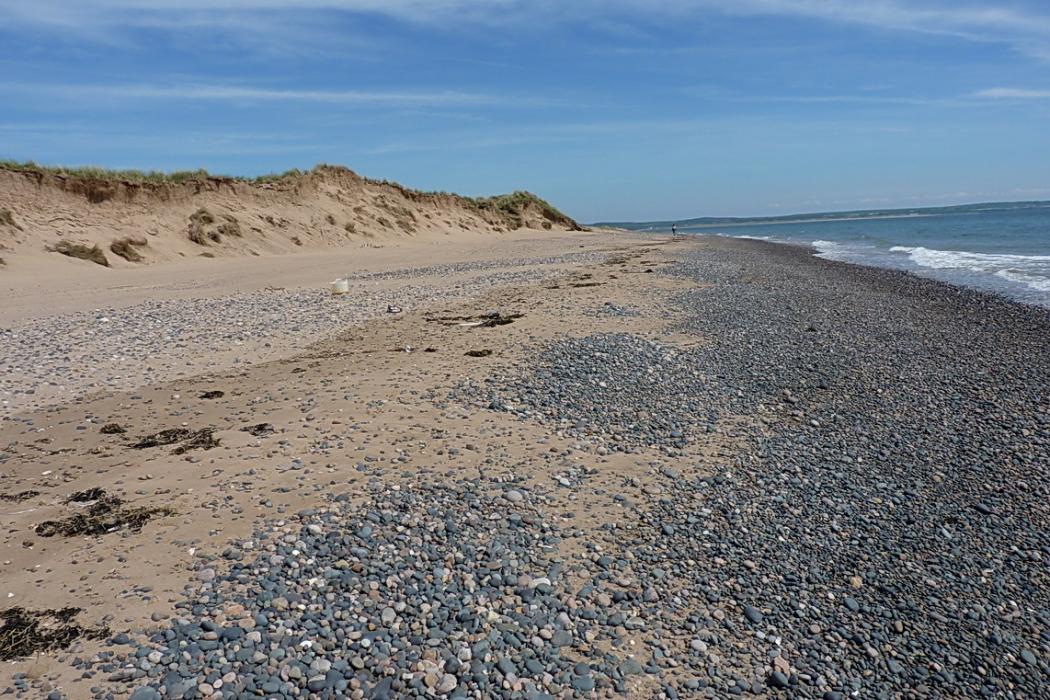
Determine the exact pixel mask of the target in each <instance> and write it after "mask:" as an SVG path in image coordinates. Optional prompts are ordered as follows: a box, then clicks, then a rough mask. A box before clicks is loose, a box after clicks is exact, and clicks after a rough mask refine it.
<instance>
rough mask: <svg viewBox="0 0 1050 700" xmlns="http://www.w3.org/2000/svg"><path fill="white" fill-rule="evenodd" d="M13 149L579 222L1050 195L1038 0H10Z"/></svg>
mask: <svg viewBox="0 0 1050 700" xmlns="http://www.w3.org/2000/svg"><path fill="white" fill-rule="evenodd" d="M0 88H2V89H3V91H4V94H5V99H4V109H3V110H2V112H0V158H8V159H15V160H34V161H36V162H39V163H44V164H49V165H99V166H104V167H113V168H137V169H145V170H152V169H159V170H179V169H197V168H202V167H203V168H206V169H208V170H209V171H211V172H214V173H221V174H230V175H258V174H263V173H269V172H275V171H283V170H286V169H290V168H296V167H298V168H309V167H312V166H313V165H314V164H316V163H321V162H325V163H335V164H341V165H346V166H348V167H350V168H351V169H353V170H355V171H357V172H359V173H362V174H364V175H368V176H370V177H376V178H387V179H391V180H397V181H399V182H401V183H403V184H405V185H408V186H410V187H415V188H420V189H428V190H446V191H455V192H461V193H463V194H470V195H484V194H494V193H498V192H507V191H512V190H517V189H527V190H530V191H533V192H536V193H537V194H539V195H541V196H543V197H544V198H546V199H548V200H550V201H551V202H552V203H554V204H555V205H556V206H558V207H560V208H562V209H564V210H565V211H566V212H567V213H569V214H571V215H573V216H575V217H576V218H578V219H580V220H582V221H626V220H649V219H674V218H688V217H696V216H747V215H770V214H774V215H775V214H789V213H796V212H806V211H828V210H844V209H868V208H889V207H894V206H902V207H913V206H920V205H941V204H949V203H963V202H974V201H990V200H1024V199H1050V2H1047V0H992V1H990V2H969V1H968V0H691V1H690V0H532V1H529V0H180V1H179V2H171V1H168V0H91V2H84V1H83V0H3V1H2V2H0Z"/></svg>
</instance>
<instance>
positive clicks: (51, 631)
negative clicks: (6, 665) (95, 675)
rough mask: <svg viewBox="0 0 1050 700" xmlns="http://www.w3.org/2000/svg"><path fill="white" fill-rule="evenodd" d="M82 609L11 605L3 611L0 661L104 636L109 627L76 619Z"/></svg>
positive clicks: (0, 615)
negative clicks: (33, 608)
mask: <svg viewBox="0 0 1050 700" xmlns="http://www.w3.org/2000/svg"><path fill="white" fill-rule="evenodd" d="M79 613H80V608H72V607H70V608H61V609H59V610H26V609H25V608H21V607H15V608H8V609H7V610H4V611H2V612H0V661H10V660H11V659H17V658H20V657H23V656H30V655H32V654H36V653H38V652H48V651H55V650H58V649H65V648H66V647H68V646H69V645H70V644H72V643H73V642H75V641H76V640H77V639H81V638H83V639H104V638H105V637H107V636H108V635H109V630H108V629H107V628H106V627H94V628H89V627H83V626H81V625H79V624H77V623H76V622H74V621H73V620H74V618H75V617H76V616H77V615H78V614H79Z"/></svg>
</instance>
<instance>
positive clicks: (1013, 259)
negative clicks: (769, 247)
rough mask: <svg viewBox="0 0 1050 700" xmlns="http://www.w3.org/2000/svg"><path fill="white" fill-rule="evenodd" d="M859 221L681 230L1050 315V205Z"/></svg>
mask: <svg viewBox="0 0 1050 700" xmlns="http://www.w3.org/2000/svg"><path fill="white" fill-rule="evenodd" d="M859 214H860V216H859V217H857V218H820V219H819V220H811V221H788V222H777V223H772V222H765V223H732V224H704V225H694V226H680V227H679V229H678V230H679V232H680V233H705V234H711V233H716V234H718V235H723V236H733V237H746V238H758V239H763V240H770V241H781V242H785V243H796V244H804V245H811V246H813V247H814V248H815V249H816V251H817V255H818V256H819V257H823V258H828V259H830V260H841V261H845V262H852V263H860V264H863V265H874V266H877V267H888V268H895V269H901V270H910V271H912V272H914V273H916V274H919V275H923V276H926V277H932V278H934V279H938V280H941V281H944V282H951V283H953V284H958V285H963V286H967V287H974V288H977V289H981V290H985V291H991V292H996V293H999V294H1002V295H1005V296H1008V297H1010V298H1012V299H1015V300H1017V301H1021V302H1025V303H1028V304H1036V305H1039V306H1045V307H1047V308H1050V202H1034V203H1026V204H1023V205H1018V204H1005V205H995V204H990V205H974V206H970V207H961V208H959V209H958V210H955V211H948V212H945V211H939V212H932V213H921V210H919V211H918V212H908V213H895V212H892V211H887V212H885V213H884V214H879V213H877V212H862V213H859ZM821 216H822V217H826V216H827V215H821Z"/></svg>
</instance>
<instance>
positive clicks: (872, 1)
mask: <svg viewBox="0 0 1050 700" xmlns="http://www.w3.org/2000/svg"><path fill="white" fill-rule="evenodd" d="M1033 6H1038V5H1037V4H1035V3H1032V5H1029V6H1028V7H1029V8H1031V7H1033ZM325 11H329V12H332V11H334V12H345V13H368V14H375V15H383V16H387V17H392V18H395V19H398V20H402V21H407V22H415V23H439V24H440V23H447V24H454V25H456V26H462V25H464V24H470V23H472V22H475V23H476V22H484V23H499V24H504V25H506V24H512V23H513V24H519V25H520V26H523V27H530V26H531V27H547V26H549V25H550V24H551V23H555V22H567V21H581V20H582V21H597V22H605V21H607V20H613V21H616V20H617V19H624V18H630V17H644V18H645V19H646V20H647V21H648V22H654V21H655V22H659V21H661V20H663V21H668V20H670V19H675V18H681V17H689V16H700V15H702V14H704V13H710V12H715V13H719V14H724V15H735V16H760V15H761V16H794V17H805V18H810V19H815V20H822V21H828V22H836V23H845V24H855V25H865V26H869V27H875V28H880V29H886V30H906V31H915V32H924V33H932V34H949V35H954V36H959V37H965V38H968V39H974V40H982V41H1002V42H1006V43H1009V44H1011V45H1014V46H1016V47H1017V48H1019V49H1022V50H1025V51H1028V52H1030V53H1032V54H1045V53H1047V52H1048V51H1050V13H1048V12H1046V11H1035V10H1034V9H1024V8H1023V7H1022V6H1019V5H1017V3H1013V4H1010V5H1005V4H1004V5H995V4H988V3H974V2H966V3H965V4H964V3H960V2H958V1H957V0H925V1H916V0H910V1H905V0H572V1H571V2H568V1H566V0H178V1H176V0H92V1H91V2H87V3H85V2H83V0H5V2H4V3H3V4H2V6H0V18H2V19H5V20H6V21H7V22H8V23H9V24H10V23H12V22H17V23H19V24H37V25H50V26H58V27H64V28H66V29H68V30H69V31H76V30H77V29H78V28H81V29H84V30H87V29H89V28H90V27H92V26H96V27H97V26H110V27H119V26H139V25H155V24H157V23H160V24H162V25H164V26H170V27H177V26H178V23H179V22H180V21H185V22H187V23H188V24H190V23H198V22H201V21H212V22H215V23H216V24H224V25H225V24H230V25H232V24H235V23H236V22H235V21H236V20H237V19H243V18H244V17H245V16H260V15H261V16H263V17H267V18H269V20H270V21H272V22H273V24H274V28H275V29H279V28H280V26H281V24H282V23H284V22H285V21H287V19H288V18H289V17H301V16H302V15H303V14H305V13H311V12H325ZM202 18H203V19H202ZM523 20H531V22H523ZM536 22H539V24H537V23H536Z"/></svg>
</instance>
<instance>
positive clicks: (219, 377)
mask: <svg viewBox="0 0 1050 700" xmlns="http://www.w3.org/2000/svg"><path fill="white" fill-rule="evenodd" d="M665 244H666V242H664V241H659V240H655V239H652V238H649V239H645V238H641V237H637V236H631V235H626V234H614V233H611V232H602V233H576V234H551V233H549V232H544V231H541V232H520V233H517V234H513V235H505V236H503V237H500V238H499V240H498V241H496V240H493V241H486V242H485V243H482V244H479V243H478V242H476V241H473V242H463V241H461V242H459V243H456V242H446V243H445V244H443V245H441V246H433V245H429V244H427V243H425V242H412V243H402V244H400V245H399V246H398V247H397V248H396V249H391V248H384V249H359V250H341V251H337V252H326V253H323V254H316V253H305V254H300V255H294V256H284V257H280V258H271V259H262V260H260V259H240V260H195V261H192V262H186V263H176V264H171V265H168V266H160V267H153V268H148V269H140V270H127V271H120V273H119V275H114V274H113V271H106V270H102V269H95V268H93V267H92V266H90V264H89V263H78V264H77V265H76V267H77V268H78V269H77V270H76V271H75V274H73V275H70V276H68V277H67V276H66V275H63V276H62V277H55V276H54V275H52V276H51V277H50V278H48V279H36V280H33V281H31V282H30V281H27V280H25V279H21V278H17V279H18V281H17V282H12V281H11V280H13V279H16V278H15V277H11V278H6V282H5V284H7V285H8V286H7V287H6V289H5V293H4V294H3V295H2V300H0V319H2V321H0V322H2V323H3V324H4V325H5V326H7V327H9V328H10V329H15V330H18V329H21V328H27V327H32V326H33V324H39V323H45V322H47V323H54V322H58V323H67V322H69V323H72V325H71V327H76V325H77V324H76V323H73V322H71V321H69V320H70V319H82V318H83V317H84V316H85V314H87V316H88V317H90V318H94V317H95V316H94V315H93V314H95V313H96V312H95V311H94V310H96V309H100V308H105V309H113V310H115V311H118V312H120V311H124V312H128V313H135V310H136V309H138V308H140V307H141V306H142V305H143V304H144V303H146V304H149V303H180V304H184V303H189V300H197V301H198V302H199V301H200V300H202V299H203V300H209V299H210V300H214V304H215V305H219V306H221V304H222V303H223V301H222V300H224V299H229V298H231V297H237V296H238V295H239V298H244V297H247V298H252V297H254V296H259V297H260V298H264V299H265V300H266V302H265V303H272V302H273V299H272V298H270V297H266V295H267V294H270V293H272V292H270V291H268V290H267V288H273V287H283V288H285V289H286V290H299V291H303V290H306V291H310V290H313V291H318V290H319V291H318V294H324V293H326V285H327V282H328V281H329V280H330V279H331V278H333V277H335V276H343V275H351V276H353V275H363V273H366V272H367V273H372V274H374V275H376V277H375V278H374V279H373V280H372V281H371V284H374V285H375V286H374V288H373V291H375V292H376V293H375V294H373V295H365V297H364V298H365V299H366V300H367V301H368V303H369V304H371V305H372V308H371V309H364V310H362V312H361V314H360V317H353V318H342V317H334V318H333V319H332V320H331V322H329V323H328V324H324V323H318V324H316V325H315V326H312V327H311V329H310V332H309V333H300V332H297V331H294V330H291V329H289V328H285V327H283V326H282V327H281V328H280V329H279V331H278V332H277V333H276V334H275V335H273V336H272V337H271V338H270V342H271V347H270V348H268V349H266V350H265V351H263V350H262V349H260V348H258V347H254V346H253V347H241V348H240V349H239V350H238V352H237V355H238V357H237V360H238V361H237V362H236V363H233V362H232V361H231V360H230V353H225V354H224V353H222V352H215V353H207V354H208V355H209V359H208V361H207V362H204V363H201V362H200V357H199V353H198V351H197V346H196V345H194V344H188V345H185V346H180V347H178V348H172V349H171V352H170V353H169V356H168V360H169V361H170V362H169V364H170V365H171V366H174V365H176V364H178V361H183V362H185V363H186V365H185V366H186V368H187V369H186V371H185V372H184V376H181V377H178V378H173V377H171V376H169V374H165V373H164V372H158V373H155V374H154V375H152V376H153V378H154V379H155V381H152V382H149V383H143V385H138V384H136V385H135V386H128V387H120V388H118V389H117V390H114V389H112V388H108V387H103V390H102V391H96V392H95V393H91V392H90V391H88V390H87V388H83V387H82V389H83V390H77V391H73V392H70V394H69V395H68V396H65V397H64V398H63V397H62V396H60V395H58V394H49V395H47V396H46V397H43V398H41V400H40V401H38V402H36V403H40V404H51V405H49V406H46V407H45V406H44V405H39V406H37V405H31V404H32V403H33V402H30V403H29V404H25V405H26V406H31V407H29V408H26V409H25V410H17V411H16V410H14V409H11V410H9V412H8V414H7V415H4V416H3V418H2V422H0V445H2V446H3V448H2V452H0V462H2V478H0V494H3V495H4V496H6V497H7V498H9V499H11V498H13V497H15V496H16V495H17V494H20V493H24V492H27V491H29V492H37V493H36V494H35V495H31V496H28V497H26V498H24V500H19V501H14V500H8V501H2V502H0V514H2V517H3V522H4V525H5V530H4V534H3V536H2V542H0V548H2V552H3V555H2V559H3V571H4V574H3V577H2V583H0V596H3V597H4V598H5V602H6V603H7V605H8V606H24V607H26V608H29V609H44V608H62V607H65V606H76V607H80V608H83V612H82V613H81V614H80V616H79V617H78V620H79V621H80V622H81V623H82V624H85V625H95V624H105V625H108V627H109V628H110V630H111V631H112V632H121V631H126V632H128V633H130V634H132V635H142V634H146V633H148V631H150V630H152V629H158V628H160V627H162V626H163V625H164V624H165V622H164V620H165V619H166V618H167V617H168V616H170V615H172V614H173V607H172V606H173V604H174V603H175V602H176V601H177V600H179V599H180V592H181V591H182V590H183V588H184V587H185V586H186V585H187V584H189V583H192V581H193V576H194V571H195V570H196V569H197V568H198V567H199V566H200V563H201V561H202V560H203V559H205V558H211V557H220V555H221V553H222V552H223V550H224V548H225V547H226V545H227V543H228V542H230V541H231V540H233V539H237V538H245V537H248V536H250V535H251V532H252V528H253V526H254V525H257V524H258V522H259V521H260V520H261V519H266V518H274V517H280V516H281V515H282V514H290V513H294V512H296V511H297V510H298V509H300V508H303V507H307V506H310V505H314V504H317V503H318V502H319V501H320V500H321V499H323V498H324V497H325V496H327V495H329V494H332V493H346V494H348V495H349V497H351V498H359V497H361V496H362V493H363V485H364V483H365V482H366V480H367V481H374V480H376V479H379V480H383V481H387V482H389V483H392V484H394V483H398V481H399V480H400V479H403V478H404V477H403V476H402V475H401V473H400V472H401V471H402V470H403V469H406V468H408V467H411V468H412V469H413V470H423V471H426V472H430V473H432V474H435V475H441V474H445V473H447V474H463V473H471V474H475V473H477V472H479V471H481V470H484V471H485V472H486V474H487V475H492V474H501V473H506V474H507V475H511V474H513V475H517V476H522V475H524V476H526V477H527V478H528V479H529V480H530V483H533V484H535V486H536V489H537V491H536V492H537V493H547V496H546V498H547V500H546V503H544V505H543V508H544V510H545V511H547V512H548V513H550V514H551V517H556V518H558V519H559V520H560V521H562V522H565V523H570V524H574V525H575V527H577V528H579V529H580V530H581V531H582V532H583V533H585V534H586V537H587V538H589V537H591V536H593V537H595V538H597V537H599V535H598V531H597V530H596V527H597V525H598V524H600V523H603V522H608V521H609V520H611V519H617V518H620V517H621V516H622V513H623V505H622V504H621V503H620V502H617V501H615V500H614V499H613V498H612V494H613V493H616V492H618V490H617V486H618V485H622V483H623V481H624V479H635V480H636V483H638V484H643V485H644V484H645V483H646V482H647V480H648V479H650V478H651V477H652V467H651V466H650V462H649V459H650V457H646V456H644V455H624V454H610V455H601V456H599V454H598V453H596V452H595V447H594V445H591V444H578V442H577V441H574V440H571V439H569V438H566V437H564V436H561V435H560V434H558V433H556V432H551V431H550V430H548V429H544V428H542V427H541V426H539V425H538V424H533V423H523V422H521V421H518V420H516V419H514V418H513V417H512V416H510V415H509V414H503V413H496V412H492V411H486V410H482V409H479V408H471V407H468V406H464V405H461V404H457V403H454V402H453V403H448V402H446V401H444V397H445V396H446V395H447V394H448V392H449V391H450V390H451V389H452V388H453V387H454V386H455V385H456V384H458V383H459V382H461V381H463V380H464V379H467V378H475V379H477V378H480V377H482V376H484V375H485V374H486V373H491V372H494V371H496V372H498V371H499V368H501V367H504V366H510V364H511V363H512V362H513V361H514V360H516V359H520V358H521V357H522V353H523V352H525V349H526V348H528V347H535V346H537V345H539V344H541V343H542V342H543V341H544V340H545V339H550V338H555V337H561V336H565V335H583V334H587V333H591V332H595V331H602V330H610V331H622V330H626V329H627V328H628V327H629V328H630V331H631V332H632V333H634V334H638V335H643V336H644V335H646V334H656V333H657V332H658V331H660V330H661V329H662V328H663V327H664V326H665V325H666V323H667V321H668V319H667V314H666V313H664V311H663V309H662V306H661V302H660V300H661V296H662V295H663V294H664V293H665V292H668V291H671V290H674V289H678V288H680V287H681V286H682V285H683V284H686V283H684V282H682V281H681V280H676V279H673V278H670V277H663V276H661V275H659V274H652V272H653V270H654V268H658V267H659V265H660V263H661V262H662V261H663V257H662V256H663V254H662V252H661V248H662V247H663V246H664V245H665ZM567 254H572V256H577V257H572V256H568V255H567ZM457 265H458V266H459V267H456V266H457ZM398 271H401V272H398ZM509 273H526V274H524V276H514V274H509ZM486 275H487V276H488V282H487V283H482V282H479V281H478V280H479V279H480V278H481V277H485V276H486ZM465 280H466V281H465ZM362 284H364V282H362ZM410 288H411V289H416V290H424V293H423V294H412V295H411V296H409V292H408V290H409V289H410ZM377 290H378V291H377ZM380 292H381V293H380ZM449 292H452V293H449ZM402 298H411V300H412V303H411V304H405V305H404V306H405V311H404V312H403V313H386V306H385V303H384V302H385V300H387V299H389V300H390V303H398V301H399V300H400V299H402ZM311 299H312V300H315V301H317V303H321V300H322V299H323V302H324V303H342V302H343V301H346V302H350V303H353V300H338V301H334V302H333V301H332V300H331V299H329V298H327V297H322V296H318V297H311ZM606 302H613V303H617V304H623V305H629V306H632V307H634V308H637V309H639V310H640V311H641V312H642V314H641V316H640V317H638V318H631V319H624V318H618V317H614V316H606V315H601V314H595V313H594V311H595V310H599V309H601V308H602V307H603V305H605V304H606ZM490 310H498V311H500V312H502V313H508V314H509V313H514V314H522V316H521V317H520V318H518V319H517V320H516V321H515V322H514V323H512V324H508V325H503V326H498V327H495V328H478V327H473V326H463V325H460V324H459V323H456V322H441V321H437V320H435V319H436V318H439V317H459V316H473V315H476V314H479V313H484V312H488V311H490ZM107 313H110V312H107ZM286 313H287V314H293V315H294V314H295V309H294V308H292V307H289V308H287V309H286ZM218 323H219V321H218V320H217V319H216V318H209V319H207V323H206V324H204V325H205V331H206V332H205V334H204V335H207V333H221V332H222V331H224V330H226V329H223V328H220V327H218V326H217V325H215V324H218ZM108 332H109V333H115V334H117V335H118V336H119V333H120V331H119V329H112V330H110V331H108ZM325 335H328V336H329V338H328V339H321V338H322V337H323V336H325ZM669 340H670V339H669V338H668V337H667V336H664V337H663V342H668V341H669ZM469 351H491V355H489V356H486V357H471V356H467V355H465V353H467V352H469ZM99 359H100V362H102V363H103V364H104V363H105V362H106V361H107V360H106V358H99ZM50 361H52V362H53V359H52V360H50ZM83 361H85V362H86V361H89V360H88V359H84V360H83ZM216 391H217V392H222V395H221V396H220V397H218V398H202V396H204V395H205V394H206V392H216ZM45 393H46V392H45ZM45 399H46V400H45ZM111 423H116V424H119V425H120V426H121V427H122V428H123V429H124V430H126V431H127V432H126V433H123V434H102V433H100V428H102V426H104V425H107V424H111ZM260 423H269V424H270V425H272V426H273V430H274V432H273V433H272V434H266V435H263V436H261V437H256V436H253V435H252V434H250V433H248V432H244V431H243V430H242V429H243V428H246V427H249V426H253V425H257V424H260ZM172 428H186V429H189V430H198V429H202V428H213V429H214V430H215V433H214V436H215V437H216V438H217V439H218V441H219V445H218V446H217V447H214V448H213V449H207V450H193V451H189V452H187V453H185V454H181V455H176V454H172V447H171V446H169V447H153V448H147V449H135V448H133V447H130V446H129V445H130V444H131V443H132V442H134V441H136V440H137V439H138V438H139V437H140V436H144V435H147V434H151V433H155V432H157V431H160V430H165V429H172ZM727 442H728V438H727V437H726V436H725V435H723V434H718V435H712V436H711V437H710V439H709V440H708V441H706V442H705V444H704V445H702V446H693V447H691V448H689V449H687V450H686V454H687V455H688V456H689V458H688V459H685V460H682V462H681V463H682V464H683V465H686V464H687V465H689V466H688V467H684V468H685V469H686V470H687V471H690V472H700V471H703V470H704V469H705V464H706V463H707V460H709V459H711V458H713V457H714V456H717V454H718V452H719V450H720V449H722V447H723V446H724V445H725V444H727ZM582 468H588V469H595V470H596V472H595V474H594V476H593V477H592V478H590V479H589V480H588V481H587V482H586V486H585V487H581V488H574V489H562V490H555V489H551V488H549V487H550V486H551V485H552V480H553V479H554V478H556V476H557V475H558V474H563V473H567V472H570V471H572V470H575V469H582ZM93 488H101V489H104V490H105V491H106V492H107V493H109V494H111V495H114V496H117V497H119V498H121V499H123V500H124V501H125V504H126V506H127V507H147V508H155V507H165V508H172V509H173V510H174V514H172V515H158V516H157V517H155V518H154V519H153V520H151V521H150V522H148V523H146V524H145V526H144V527H142V529H141V530H139V531H134V530H130V529H122V530H120V531H117V532H113V533H110V534H106V535H102V536H88V537H65V538H64V537H41V536H39V535H38V534H36V533H34V527H35V526H36V525H38V524H39V523H41V522H42V521H46V520H54V519H60V518H63V517H66V516H69V515H70V514H71V513H74V512H76V511H77V509H78V506H77V505H76V504H66V503H64V502H63V501H64V499H65V498H67V497H68V496H69V495H70V494H72V493H74V492H77V491H83V490H86V489H93ZM566 546H567V547H568V549H567V550H566V552H564V556H568V557H571V556H573V552H572V551H571V547H572V546H573V545H571V544H568V545H566ZM220 561H221V560H220ZM637 634H639V635H641V634H642V633H641V632H638V633H637ZM105 648H106V647H105V645H104V643H102V642H97V641H79V642H77V643H75V644H74V645H73V646H72V647H71V648H70V649H68V650H66V651H63V652H58V653H52V654H39V655H37V656H35V657H31V658H27V659H21V660H18V661H15V662H12V663H8V664H5V666H4V667H3V677H2V678H0V687H9V686H10V685H11V678H12V677H13V675H14V674H16V673H26V674H28V675H29V677H30V678H31V679H33V682H34V683H35V684H36V685H35V686H34V690H33V691H32V692H40V693H43V691H44V690H48V689H50V688H52V687H54V688H61V690H62V692H64V693H65V694H66V695H67V696H68V697H70V698H82V697H89V696H90V692H89V691H88V688H89V687H90V686H93V685H105V682H104V679H103V678H102V677H101V676H96V677H95V678H94V679H91V680H80V679H78V678H77V675H78V673H77V672H76V671H74V669H73V668H72V667H71V665H70V663H69V662H70V660H71V659H72V658H73V657H75V656H81V657H87V656H90V655H92V654H94V653H97V652H98V651H99V650H102V649H105ZM636 683H642V684H644V683H645V681H636ZM638 690H639V692H641V686H639V688H638ZM41 696H42V695H41Z"/></svg>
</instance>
